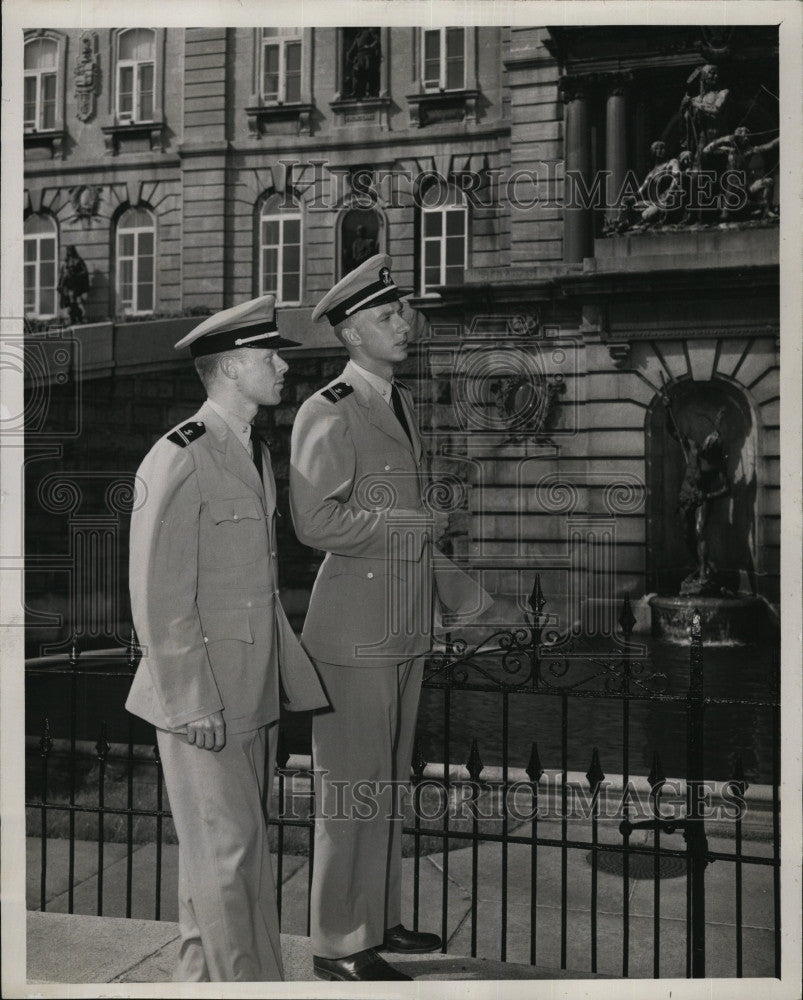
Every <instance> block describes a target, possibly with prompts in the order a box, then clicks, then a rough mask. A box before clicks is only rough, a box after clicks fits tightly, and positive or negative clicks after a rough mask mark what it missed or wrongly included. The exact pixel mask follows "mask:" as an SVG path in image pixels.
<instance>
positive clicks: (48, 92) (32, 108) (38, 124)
mask: <svg viewBox="0 0 803 1000" xmlns="http://www.w3.org/2000/svg"><path fill="white" fill-rule="evenodd" d="M58 60H59V47H58V45H57V44H56V42H55V41H54V40H53V39H52V38H33V39H31V40H30V41H29V42H26V43H25V56H24V76H25V83H24V86H25V98H24V128H25V129H26V130H27V131H29V132H31V131H32V132H46V131H48V130H52V129H55V127H56V96H57V93H58Z"/></svg>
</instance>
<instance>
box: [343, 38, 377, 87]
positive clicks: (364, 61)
mask: <svg viewBox="0 0 803 1000" xmlns="http://www.w3.org/2000/svg"><path fill="white" fill-rule="evenodd" d="M381 59H382V54H381V44H380V40H379V29H378V28H358V29H356V34H355V35H354V37H353V39H352V41H351V45H350V46H349V47H348V50H347V51H346V80H345V83H346V86H345V91H346V95H347V96H348V97H351V98H353V99H354V100H355V101H361V100H363V99H364V98H366V97H378V96H379V64H380V61H381Z"/></svg>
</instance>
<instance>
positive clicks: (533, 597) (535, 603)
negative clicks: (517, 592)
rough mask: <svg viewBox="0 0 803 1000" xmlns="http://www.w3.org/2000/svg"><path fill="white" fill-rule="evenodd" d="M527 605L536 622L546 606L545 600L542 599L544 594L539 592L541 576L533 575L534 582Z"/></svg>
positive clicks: (538, 574)
mask: <svg viewBox="0 0 803 1000" xmlns="http://www.w3.org/2000/svg"><path fill="white" fill-rule="evenodd" d="M527 603H528V604H529V605H530V608H531V609H532V612H533V615H534V616H535V618H536V620H537V619H539V618H540V617H541V612H542V611H543V610H544V607H545V605H546V600H545V598H544V592H543V591H542V590H541V574H540V573H536V574H535V581H534V583H533V589H532V592H531V593H530V596H529V598H528V599H527Z"/></svg>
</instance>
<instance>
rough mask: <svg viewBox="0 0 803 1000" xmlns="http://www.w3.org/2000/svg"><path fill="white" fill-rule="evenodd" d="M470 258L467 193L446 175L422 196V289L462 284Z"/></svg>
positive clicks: (425, 292) (423, 292) (430, 186)
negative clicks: (452, 183)
mask: <svg viewBox="0 0 803 1000" xmlns="http://www.w3.org/2000/svg"><path fill="white" fill-rule="evenodd" d="M467 261H468V206H467V205H466V201H465V197H464V195H463V194H462V193H461V192H460V191H458V190H457V188H455V187H454V186H453V185H451V184H447V183H446V182H445V181H444V180H443V178H440V179H439V180H438V181H437V182H436V183H432V184H430V185H429V186H428V187H426V188H425V189H424V191H423V195H422V198H421V247H420V262H421V263H420V281H421V292H422V294H427V292H431V291H432V290H433V289H434V288H436V287H437V286H438V285H462V283H463V277H464V273H465V269H466V264H467Z"/></svg>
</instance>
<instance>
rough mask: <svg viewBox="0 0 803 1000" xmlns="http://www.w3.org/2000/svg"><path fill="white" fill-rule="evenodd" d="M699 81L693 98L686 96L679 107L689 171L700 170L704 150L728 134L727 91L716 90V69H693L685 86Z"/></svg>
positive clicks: (728, 95) (719, 87)
mask: <svg viewBox="0 0 803 1000" xmlns="http://www.w3.org/2000/svg"><path fill="white" fill-rule="evenodd" d="M697 80H699V84H700V85H699V91H698V93H697V94H694V95H692V94H688V93H687V94H686V95H684V97H683V100H682V101H681V104H680V113H681V117H682V119H683V122H684V124H685V136H684V139H683V142H682V146H683V148H684V149H688V150H689V151H690V152H691V154H692V169H693V170H700V169H702V167H703V150H704V149H705V147H706V146H707V145H708V144H709V143H711V142H713V141H714V140H715V139H718V138H719V137H720V136H721V135H724V134H725V133H726V132H727V131H728V118H729V116H730V110H731V109H730V90H728V88H727V87H721V86H720V80H719V69H718V68H717V67H716V66H714V65H711V64H708V65H706V66H701V67H700V68H699V69H696V70H695V71H694V72H693V73H692V75H691V76H690V77H689V79H688V84H693V83H695V82H696V81H697Z"/></svg>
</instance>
